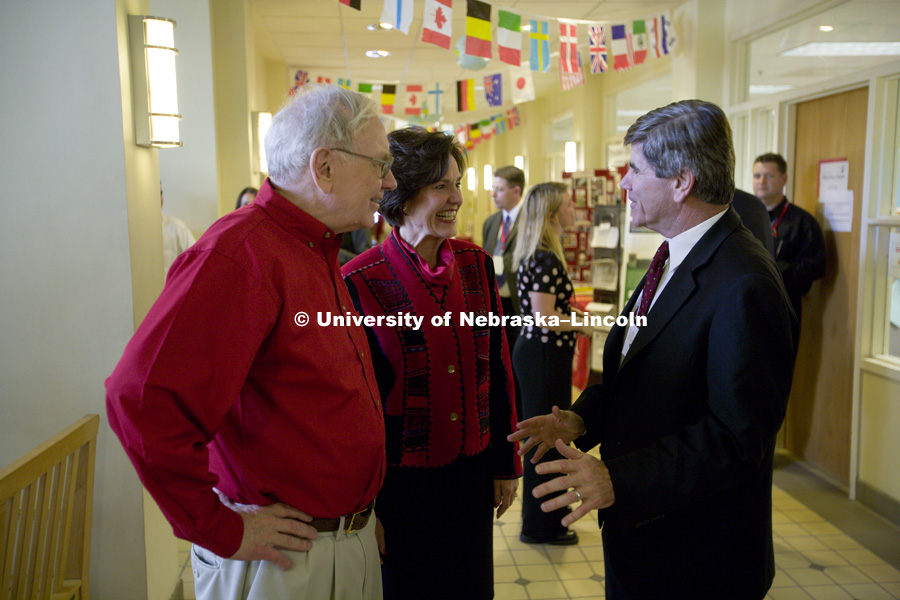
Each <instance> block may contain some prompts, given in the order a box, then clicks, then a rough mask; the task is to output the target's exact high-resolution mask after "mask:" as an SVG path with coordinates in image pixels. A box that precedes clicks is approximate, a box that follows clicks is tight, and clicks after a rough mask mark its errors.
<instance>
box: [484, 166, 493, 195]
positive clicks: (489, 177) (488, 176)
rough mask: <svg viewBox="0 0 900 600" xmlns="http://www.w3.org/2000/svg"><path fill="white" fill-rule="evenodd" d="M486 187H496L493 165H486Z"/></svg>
mask: <svg viewBox="0 0 900 600" xmlns="http://www.w3.org/2000/svg"><path fill="white" fill-rule="evenodd" d="M484 189H486V190H487V191H491V190H492V189H494V170H493V169H492V168H491V165H484Z"/></svg>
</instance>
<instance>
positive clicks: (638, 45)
mask: <svg viewBox="0 0 900 600" xmlns="http://www.w3.org/2000/svg"><path fill="white" fill-rule="evenodd" d="M631 36H632V46H633V48H634V64H636V65H640V64H642V63H643V62H644V59H646V58H647V26H646V24H645V23H644V20H643V19H641V20H639V21H632V23H631Z"/></svg>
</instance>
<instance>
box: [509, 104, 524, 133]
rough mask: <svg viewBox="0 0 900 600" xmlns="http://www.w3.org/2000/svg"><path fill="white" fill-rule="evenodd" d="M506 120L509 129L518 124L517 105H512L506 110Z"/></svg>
mask: <svg viewBox="0 0 900 600" xmlns="http://www.w3.org/2000/svg"><path fill="white" fill-rule="evenodd" d="M506 122H507V123H509V128H510V129H515V128H516V127H518V126H519V125H520V123H521V122H520V121H519V108H518V107H517V106H513V107H512V108H511V109H509V110H508V111H506Z"/></svg>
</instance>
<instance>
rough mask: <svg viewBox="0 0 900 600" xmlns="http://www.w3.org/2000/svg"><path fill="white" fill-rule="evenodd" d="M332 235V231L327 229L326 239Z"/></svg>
mask: <svg viewBox="0 0 900 600" xmlns="http://www.w3.org/2000/svg"><path fill="white" fill-rule="evenodd" d="M330 237H331V232H330V231H326V232H325V239H326V240H327V239H328V238H330Z"/></svg>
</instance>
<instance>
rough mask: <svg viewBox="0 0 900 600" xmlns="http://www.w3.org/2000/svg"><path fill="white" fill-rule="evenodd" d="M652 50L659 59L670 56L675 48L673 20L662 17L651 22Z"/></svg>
mask: <svg viewBox="0 0 900 600" xmlns="http://www.w3.org/2000/svg"><path fill="white" fill-rule="evenodd" d="M649 29H650V31H649V34H650V48H651V49H652V50H653V53H654V54H655V55H656V57H657V58H660V57H663V56H666V55H667V54H670V53H671V52H672V50H673V49H674V48H675V33H674V29H673V28H672V20H671V19H670V18H669V17H667V16H666V15H660V16H658V17H656V18H655V19H653V20H652V21H651V22H650V26H649Z"/></svg>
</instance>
